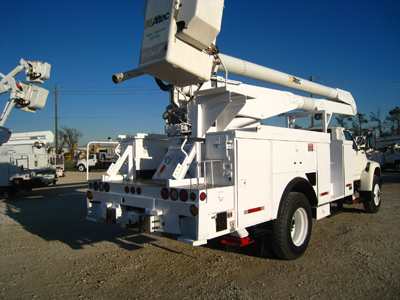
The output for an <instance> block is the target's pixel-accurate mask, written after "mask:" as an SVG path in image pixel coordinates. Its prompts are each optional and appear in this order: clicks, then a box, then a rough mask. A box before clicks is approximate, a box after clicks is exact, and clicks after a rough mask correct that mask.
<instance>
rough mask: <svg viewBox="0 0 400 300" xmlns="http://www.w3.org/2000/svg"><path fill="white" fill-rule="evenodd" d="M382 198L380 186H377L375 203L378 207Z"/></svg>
mask: <svg viewBox="0 0 400 300" xmlns="http://www.w3.org/2000/svg"><path fill="white" fill-rule="evenodd" d="M381 197H382V196H381V188H380V186H379V185H378V184H376V185H375V188H374V202H375V205H376V206H378V205H379V203H380V202H381Z"/></svg>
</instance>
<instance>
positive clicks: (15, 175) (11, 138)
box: [0, 59, 56, 197]
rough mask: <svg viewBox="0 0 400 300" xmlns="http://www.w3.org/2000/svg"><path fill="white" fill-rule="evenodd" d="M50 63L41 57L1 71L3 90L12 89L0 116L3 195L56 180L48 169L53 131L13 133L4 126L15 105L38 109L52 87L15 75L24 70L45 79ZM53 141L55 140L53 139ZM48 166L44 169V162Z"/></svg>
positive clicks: (29, 76)
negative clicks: (38, 183) (5, 72)
mask: <svg viewBox="0 0 400 300" xmlns="http://www.w3.org/2000/svg"><path fill="white" fill-rule="evenodd" d="M50 68H51V66H50V65H49V64H48V63H43V62H40V61H25V60H24V59H21V61H20V65H19V66H17V67H16V68H14V70H12V71H11V72H10V73H8V74H7V75H4V74H2V73H0V77H1V80H0V94H3V93H6V92H8V91H11V93H10V99H9V101H8V102H7V103H6V106H5V108H4V110H3V113H2V114H1V116H0V197H3V196H5V197H7V196H10V195H13V194H15V193H16V192H17V191H18V190H22V189H23V190H30V189H31V188H32V187H35V185H36V183H37V182H40V183H41V185H42V184H44V185H46V184H48V183H49V182H53V183H55V180H56V179H55V178H54V175H53V171H52V170H48V169H47V162H48V155H47V153H46V154H44V152H46V151H47V150H46V149H47V147H50V145H49V146H47V143H48V142H50V140H49V139H50V138H52V139H54V136H53V134H52V133H51V132H44V133H43V132H33V133H29V132H27V133H20V134H12V131H11V129H8V128H5V127H3V125H4V123H5V122H6V120H7V118H8V116H9V115H10V112H11V110H12V109H13V108H18V109H20V110H23V111H26V112H31V113H35V112H36V110H38V109H42V108H43V107H44V106H45V104H46V100H47V96H48V94H49V91H48V90H46V89H43V88H41V87H38V86H35V85H32V84H29V83H26V82H21V81H18V82H17V81H16V80H15V78H14V77H15V76H17V75H18V74H20V73H21V72H22V71H23V70H25V74H26V80H27V81H29V82H32V83H43V82H44V80H46V79H48V78H49V77H50ZM51 141H52V140H51ZM44 165H45V166H46V167H45V168H44V169H45V170H44V169H42V166H44Z"/></svg>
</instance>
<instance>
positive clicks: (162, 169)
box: [160, 165, 165, 173]
mask: <svg viewBox="0 0 400 300" xmlns="http://www.w3.org/2000/svg"><path fill="white" fill-rule="evenodd" d="M164 170H165V165H163V166H162V167H161V170H160V173H162V172H164Z"/></svg>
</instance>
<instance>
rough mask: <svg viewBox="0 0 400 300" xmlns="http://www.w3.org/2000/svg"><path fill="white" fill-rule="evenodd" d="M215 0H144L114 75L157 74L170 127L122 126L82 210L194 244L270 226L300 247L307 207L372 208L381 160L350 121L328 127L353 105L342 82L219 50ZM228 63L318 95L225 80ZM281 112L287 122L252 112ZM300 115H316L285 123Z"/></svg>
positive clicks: (219, 4) (240, 241)
mask: <svg viewBox="0 0 400 300" xmlns="http://www.w3.org/2000/svg"><path fill="white" fill-rule="evenodd" d="M227 4H229V3H227ZM223 5H224V3H223V0H190V1H189V0H178V1H177V0H148V1H146V4H145V10H144V16H145V25H144V33H143V40H142V49H141V55H140V62H139V69H137V70H132V71H128V72H125V73H120V74H116V75H114V76H113V80H114V82H115V83H118V82H121V81H124V80H126V79H128V78H133V77H136V76H140V75H142V74H149V75H151V76H154V77H155V78H156V79H157V82H158V84H159V86H160V87H161V88H162V89H163V90H166V91H168V92H169V98H170V105H169V106H168V107H167V110H166V112H165V114H164V115H163V117H164V119H165V120H166V127H165V133H166V135H155V134H138V135H135V136H120V137H119V142H120V144H119V146H118V150H119V159H118V161H117V162H116V163H115V164H112V165H111V166H110V168H109V169H108V171H107V175H103V176H102V179H101V180H89V186H88V191H87V219H89V220H92V221H106V222H108V223H120V224H122V225H123V226H125V227H126V228H129V229H137V230H139V231H140V232H150V233H154V234H159V235H161V234H170V235H172V236H175V237H176V238H177V239H178V240H179V241H182V242H185V243H189V244H191V245H194V246H197V245H203V244H206V243H207V241H208V240H211V239H214V238H218V237H224V239H223V242H224V243H226V244H228V245H231V246H243V245H246V244H249V243H251V242H252V241H253V239H254V238H255V236H258V235H259V234H263V233H268V234H269V235H270V239H271V242H272V248H273V250H274V252H275V254H276V255H277V256H278V257H281V258H283V259H296V258H298V257H300V256H301V255H302V254H303V253H304V252H305V251H306V248H307V246H308V244H309V241H310V236H311V227H312V218H316V219H317V220H319V219H321V218H324V217H327V216H329V215H331V213H332V212H333V209H337V208H338V209H340V208H341V207H342V205H343V204H347V203H359V202H362V203H363V204H364V208H365V210H366V211H367V212H370V213H376V212H378V210H379V208H380V205H381V181H380V175H381V170H380V166H379V164H378V163H376V162H373V161H369V160H368V159H367V157H366V154H365V151H364V150H362V149H359V148H358V146H357V145H356V144H355V142H354V140H353V138H352V136H351V134H350V133H349V132H348V131H346V130H345V129H343V128H328V124H329V121H330V119H331V117H332V115H333V114H344V115H349V116H354V115H356V113H357V108H356V104H355V102H354V99H353V97H352V95H351V94H350V93H349V92H346V91H343V90H340V89H334V88H329V87H325V86H322V85H319V84H316V83H313V82H309V81H306V80H303V79H301V78H298V77H295V76H292V75H288V74H285V73H281V72H278V71H274V70H271V69H268V68H265V67H262V66H259V65H255V64H252V63H250V62H247V61H243V60H239V59H236V58H233V57H230V56H227V55H223V54H221V53H219V52H218V50H217V48H216V47H215V45H214V43H215V39H216V37H217V35H218V33H219V30H220V24H221V18H222V11H223ZM217 71H220V72H224V73H225V78H221V77H217V76H216V73H217ZM228 73H229V74H235V75H239V76H244V77H247V78H252V79H257V80H260V81H265V82H269V83H273V84H277V85H280V86H284V87H289V88H292V89H295V90H300V91H303V92H307V93H312V94H314V95H319V96H321V97H322V99H316V98H307V97H303V96H298V95H295V94H292V93H289V92H283V91H279V90H273V89H268V88H263V87H257V86H252V85H248V84H243V83H241V82H237V81H232V80H229V79H228ZM161 80H163V81H165V82H167V83H168V84H164V83H163V82H162V81H161ZM289 112H294V113H292V114H286V113H289ZM284 114H286V115H285V116H286V118H287V125H288V126H287V128H279V127H273V126H264V125H261V123H260V121H261V120H262V119H266V118H269V117H272V116H277V115H284ZM308 116H313V117H315V118H318V119H322V122H323V126H322V128H321V129H320V130H319V131H320V132H318V130H316V131H310V130H298V129H293V128H291V127H292V126H293V123H294V120H295V119H296V118H299V117H308Z"/></svg>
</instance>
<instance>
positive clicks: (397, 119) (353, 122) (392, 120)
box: [336, 107, 400, 138]
mask: <svg viewBox="0 0 400 300" xmlns="http://www.w3.org/2000/svg"><path fill="white" fill-rule="evenodd" d="M336 122H337V124H338V125H339V126H341V127H345V128H348V129H349V130H350V131H352V133H353V134H354V135H356V136H361V135H362V134H363V133H364V132H365V131H367V130H368V131H373V132H374V133H375V136H376V137H377V138H378V137H384V136H392V135H400V107H396V108H393V109H392V110H390V111H389V114H388V115H386V116H384V115H383V113H382V110H381V108H379V107H378V108H377V109H376V111H375V112H373V111H371V112H370V114H369V118H368V117H367V115H366V114H363V113H358V114H357V115H356V116H355V117H348V116H342V115H341V116H337V117H336ZM349 125H350V126H349Z"/></svg>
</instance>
